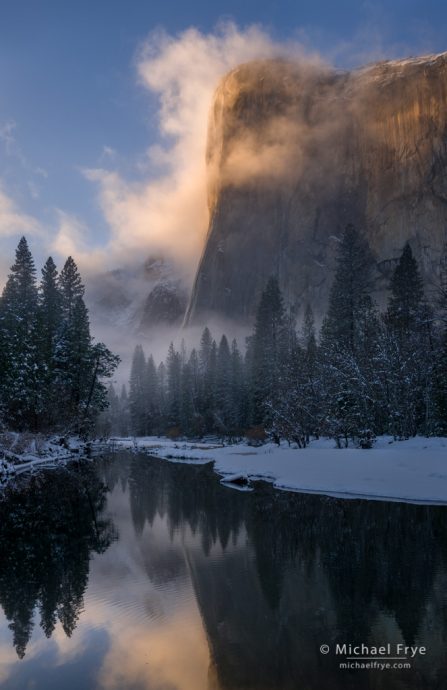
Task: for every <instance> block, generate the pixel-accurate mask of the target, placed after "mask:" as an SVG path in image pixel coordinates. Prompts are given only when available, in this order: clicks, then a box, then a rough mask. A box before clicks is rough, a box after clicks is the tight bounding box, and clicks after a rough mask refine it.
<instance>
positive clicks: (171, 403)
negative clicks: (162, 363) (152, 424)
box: [166, 343, 182, 427]
mask: <svg viewBox="0 0 447 690" xmlns="http://www.w3.org/2000/svg"><path fill="white" fill-rule="evenodd" d="M181 368H182V367H181V356H180V353H179V352H177V351H176V349H175V348H174V344H173V343H171V344H170V345H169V350H168V356H167V358H166V377H167V396H166V397H167V414H168V424H169V426H170V427H178V426H179V425H180V408H181Z"/></svg>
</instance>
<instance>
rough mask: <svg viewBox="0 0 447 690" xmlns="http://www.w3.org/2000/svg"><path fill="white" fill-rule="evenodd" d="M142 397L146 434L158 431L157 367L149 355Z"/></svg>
mask: <svg viewBox="0 0 447 690" xmlns="http://www.w3.org/2000/svg"><path fill="white" fill-rule="evenodd" d="M144 399H145V418H146V419H145V426H146V430H145V433H146V434H155V433H158V432H159V427H160V400H159V392H158V378H157V369H156V367H155V362H154V358H153V357H152V355H150V356H149V357H148V358H147V362H146V373H145V380H144Z"/></svg>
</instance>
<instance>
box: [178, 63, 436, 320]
mask: <svg viewBox="0 0 447 690" xmlns="http://www.w3.org/2000/svg"><path fill="white" fill-rule="evenodd" d="M446 105H447V54H446V53H443V54H441V55H437V56H426V57H420V58H410V59H407V60H397V61H388V62H380V63H377V64H373V65H369V66H367V67H364V68H362V69H358V70H355V71H352V72H339V71H335V70H333V69H330V68H328V67H325V66H322V65H318V64H306V63H291V62H286V61H282V60H266V61H257V62H251V63H247V64H244V65H241V66H240V67H238V68H237V69H235V70H233V71H232V72H230V73H229V74H228V75H227V76H226V77H225V78H224V79H223V80H222V82H221V83H220V85H219V86H218V88H217V90H216V93H215V98H214V102H213V104H212V108H211V111H210V121H209V133H208V149H207V170H208V203H209V211H210V225H209V232H208V236H207V240H206V244H205V248H204V252H203V255H202V258H201V261H200V264H199V268H198V271H197V275H196V279H195V284H194V287H193V291H192V295H191V298H190V302H189V306H188V309H187V313H186V317H185V324H186V325H191V324H197V323H201V322H204V321H205V320H206V318H207V317H208V316H209V314H210V313H211V314H214V316H224V317H227V318H232V319H235V320H238V321H244V322H247V321H251V320H252V317H253V315H254V311H255V308H256V304H257V303H258V301H259V297H260V294H261V292H262V290H263V288H264V286H265V284H266V282H267V280H268V278H269V276H271V275H272V274H275V275H276V276H277V277H278V278H279V281H280V285H281V289H282V291H283V294H284V296H285V298H286V301H287V302H288V305H289V306H290V307H291V308H292V309H293V310H294V312H295V313H296V314H300V313H302V310H303V308H304V307H305V305H306V304H307V303H310V304H311V305H312V307H313V308H314V311H315V313H316V314H317V316H319V315H321V314H322V313H323V312H324V310H325V309H326V306H327V296H328V290H329V287H330V284H331V280H332V276H333V270H334V266H335V255H336V249H337V245H338V242H339V237H340V236H341V233H342V232H343V230H344V228H345V226H346V224H348V223H353V224H354V225H355V226H356V227H357V228H358V229H359V230H360V231H361V232H363V233H364V234H365V236H366V237H367V239H368V241H369V243H370V245H371V248H372V250H373V251H374V253H375V256H376V260H377V270H376V281H375V291H376V297H377V299H378V301H379V303H383V301H384V296H385V287H386V284H387V281H388V279H389V276H390V273H391V271H392V269H393V268H394V265H395V262H396V260H397V258H398V257H399V256H400V253H401V251H402V248H403V246H404V244H405V242H406V241H409V242H410V244H411V246H412V249H413V251H414V253H415V255H416V257H417V258H418V260H419V263H420V266H421V269H422V273H423V276H424V279H425V281H426V283H427V285H430V283H432V282H433V280H434V279H435V278H436V275H437V273H438V270H439V261H440V255H441V252H442V250H443V247H444V245H445V243H446V237H447V236H446V227H447V175H446V162H447V147H446V144H447V130H446V122H447V107H446Z"/></svg>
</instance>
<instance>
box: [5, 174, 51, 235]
mask: <svg viewBox="0 0 447 690" xmlns="http://www.w3.org/2000/svg"><path fill="white" fill-rule="evenodd" d="M41 232H42V227H41V225H40V223H39V222H38V221H37V219H36V218H33V216H29V215H28V214H26V213H23V211H21V210H20V208H19V207H18V205H17V204H16V203H15V202H14V201H13V199H11V197H10V196H8V195H7V194H6V192H5V191H4V189H3V187H2V185H1V182H0V238H4V237H13V236H14V235H23V234H27V235H34V234H40V233H41Z"/></svg>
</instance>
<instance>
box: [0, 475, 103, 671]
mask: <svg viewBox="0 0 447 690" xmlns="http://www.w3.org/2000/svg"><path fill="white" fill-rule="evenodd" d="M25 482H26V483H25V484H24V483H23V482H21V483H20V485H19V486H18V487H15V488H14V487H10V488H9V489H8V490H7V491H6V493H5V494H3V495H2V496H1V497H0V563H1V569H0V605H1V606H2V608H3V611H4V613H5V616H6V618H7V620H8V621H9V628H10V630H11V631H12V636H13V645H14V647H15V649H16V651H17V655H18V657H19V658H20V659H22V658H23V657H24V656H25V651H26V647H27V644H28V642H29V640H30V637H31V633H32V630H33V627H34V611H35V609H36V607H37V608H38V610H39V614H40V625H41V627H42V629H43V631H44V633H45V635H46V637H48V638H49V637H51V634H52V633H53V631H54V628H55V625H56V621H57V620H59V621H60V623H61V625H62V628H63V630H64V632H65V634H66V635H67V636H68V637H70V636H71V634H72V632H73V630H74V629H75V627H76V623H77V621H78V618H79V615H80V612H81V611H82V609H83V595H84V592H85V589H86V587H87V583H88V575H89V562H90V556H91V553H92V552H95V553H102V552H104V551H105V550H106V549H107V547H108V546H109V545H110V543H111V540H112V539H113V538H114V536H115V533H114V528H113V525H112V523H111V522H110V521H109V520H107V519H103V518H101V517H100V513H101V511H102V509H103V508H104V505H105V503H106V487H105V485H104V484H103V482H101V481H100V480H99V478H98V476H97V473H96V470H95V469H94V468H93V466H92V465H90V464H86V465H83V466H81V467H79V468H78V469H77V470H76V471H70V470H57V471H47V472H44V473H40V474H38V475H36V476H33V477H31V478H29V479H27V480H25Z"/></svg>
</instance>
